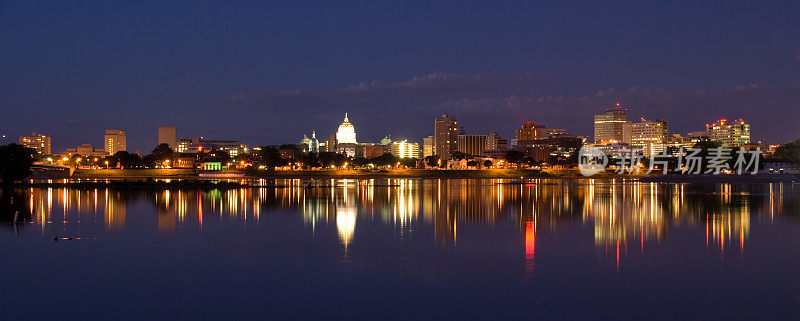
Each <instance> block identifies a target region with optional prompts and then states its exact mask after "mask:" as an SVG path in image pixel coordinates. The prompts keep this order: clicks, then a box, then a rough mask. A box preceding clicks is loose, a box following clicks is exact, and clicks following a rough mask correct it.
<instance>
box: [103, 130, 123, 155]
mask: <svg viewBox="0 0 800 321" xmlns="http://www.w3.org/2000/svg"><path fill="white" fill-rule="evenodd" d="M127 149H128V142H127V140H126V138H125V132H124V131H121V130H117V129H106V135H105V150H106V153H108V154H109V155H114V154H116V153H117V152H124V151H127Z"/></svg>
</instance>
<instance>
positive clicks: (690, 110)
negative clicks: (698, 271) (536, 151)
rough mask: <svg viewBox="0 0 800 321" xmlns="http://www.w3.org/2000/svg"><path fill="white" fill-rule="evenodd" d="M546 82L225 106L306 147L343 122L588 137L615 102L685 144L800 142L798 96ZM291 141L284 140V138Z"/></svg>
mask: <svg viewBox="0 0 800 321" xmlns="http://www.w3.org/2000/svg"><path fill="white" fill-rule="evenodd" d="M542 84H545V85H546V82H544V81H542V80H541V79H538V78H536V77H532V76H528V75H520V76H512V77H499V76H488V75H464V74H443V73H433V74H429V75H426V76H420V77H414V78H411V79H409V80H405V81H399V82H393V83H381V82H377V81H372V82H364V83H359V84H356V85H351V86H347V87H344V88H339V89H334V90H322V91H308V90H302V89H297V90H289V91H277V90H274V89H264V90H260V91H253V92H247V93H242V94H237V95H231V96H230V97H228V98H227V99H226V100H225V105H226V106H227V107H229V110H231V113H232V114H236V115H239V116H238V119H235V121H238V122H240V123H241V124H244V125H248V124H249V125H250V126H268V128H270V129H271V131H272V132H274V133H275V134H276V135H287V136H289V137H295V136H297V137H302V133H305V132H310V131H311V129H316V130H317V133H322V134H321V135H324V134H325V133H328V132H332V131H333V130H335V128H336V126H338V123H339V122H340V121H341V118H342V117H343V116H344V113H345V112H349V113H350V119H351V121H353V122H354V123H355V124H356V126H357V127H358V130H359V137H366V139H365V141H370V139H372V138H375V137H377V138H378V139H379V138H380V137H383V136H384V135H385V134H387V133H388V134H392V135H393V136H395V135H402V136H405V137H408V138H410V139H412V140H415V141H418V140H420V137H424V136H427V135H430V134H432V126H433V118H435V117H436V116H438V115H440V114H442V113H449V114H450V115H452V116H455V117H457V118H459V119H460V120H461V121H460V122H459V123H460V124H461V125H463V126H465V127H466V130H467V131H468V132H474V133H488V132H489V131H498V132H500V133H501V135H504V136H506V137H513V133H514V129H515V128H517V127H518V126H519V125H520V124H521V123H522V122H524V121H536V122H539V123H542V124H545V125H546V126H548V127H550V128H565V129H567V130H569V131H570V132H572V133H573V134H576V135H585V136H591V135H592V126H593V124H592V115H594V114H596V113H599V112H602V110H603V108H604V107H606V106H611V105H613V104H615V103H617V102H620V103H622V105H623V106H626V107H627V108H628V109H629V115H630V116H629V119H638V118H639V117H645V118H648V119H658V118H663V119H667V120H668V121H669V123H670V128H671V131H672V132H674V133H682V134H685V133H686V132H688V131H693V130H698V129H702V128H704V127H705V124H706V123H708V122H712V121H714V120H717V119H720V118H728V119H735V118H739V117H742V118H744V119H745V120H747V121H749V122H750V123H751V124H752V128H753V133H752V136H753V138H754V139H764V138H766V139H767V140H768V141H770V142H781V141H785V140H789V139H795V138H797V137H800V128H798V127H797V126H796V124H795V122H796V117H794V116H793V115H796V114H797V111H798V109H800V89H797V88H794V89H793V88H788V89H775V88H768V87H764V86H761V85H759V84H756V83H746V82H745V83H743V84H742V85H738V86H733V87H731V88H729V89H727V90H707V89H694V90H682V89H676V88H671V87H638V86H634V87H630V88H628V89H623V90H620V89H618V88H614V87H611V88H607V89H601V90H597V91H595V92H593V93H591V94H586V95H578V96H568V95H565V96H554V95H541V94H537V93H540V92H543V90H542V88H541V87H544V86H542ZM284 139H286V138H284Z"/></svg>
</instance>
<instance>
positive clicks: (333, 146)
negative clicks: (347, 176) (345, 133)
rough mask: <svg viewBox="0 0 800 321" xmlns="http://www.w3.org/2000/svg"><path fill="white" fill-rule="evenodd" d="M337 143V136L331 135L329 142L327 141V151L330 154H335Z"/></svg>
mask: <svg viewBox="0 0 800 321" xmlns="http://www.w3.org/2000/svg"><path fill="white" fill-rule="evenodd" d="M336 143H337V142H336V134H329V135H328V140H326V141H325V151H326V152H329V153H335V152H336Z"/></svg>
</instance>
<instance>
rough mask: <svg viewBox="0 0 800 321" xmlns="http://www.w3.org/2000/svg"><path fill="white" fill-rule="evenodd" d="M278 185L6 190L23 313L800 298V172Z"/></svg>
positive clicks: (443, 312) (525, 307)
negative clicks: (714, 180)
mask: <svg viewBox="0 0 800 321" xmlns="http://www.w3.org/2000/svg"><path fill="white" fill-rule="evenodd" d="M260 185H272V186H271V187H270V186H262V187H250V188H239V189H229V190H219V189H211V190H200V189H170V190H146V189H139V190H137V189H130V190H128V189H118V188H96V189H95V188H94V187H92V188H85V189H79V188H25V189H18V190H15V191H14V192H13V193H8V192H5V194H3V195H2V201H3V202H2V204H3V206H4V207H3V208H2V209H0V210H2V212H3V215H2V216H0V245H3V246H0V256H2V257H4V258H7V260H5V261H4V263H3V264H2V265H0V266H3V268H4V269H5V270H4V271H3V272H4V273H1V274H0V284H2V285H3V286H5V287H6V288H8V289H13V291H12V290H9V291H3V292H0V299H2V301H3V302H4V303H6V305H5V306H4V307H6V308H7V309H8V310H7V311H6V312H5V314H4V315H6V316H7V317H11V318H13V319H73V318H74V319H107V318H108V315H107V313H108V311H110V310H114V311H119V315H118V316H122V318H123V319H153V317H155V319H175V318H179V319H313V318H341V319H385V318H386V316H387V315H389V316H394V318H397V319H435V318H443V319H470V318H481V319H484V318H486V319H497V318H527V319H529V318H531V317H537V316H538V317H541V318H544V319H561V318H572V319H603V318H609V319H621V318H622V319H625V318H630V319H649V318H654V319H673V318H674V319H720V318H723V319H724V318H732V319H774V318H784V319H785V318H792V316H795V315H796V314H797V309H796V306H797V305H796V299H795V298H796V297H797V295H798V293H800V291H799V290H797V289H800V276H798V275H797V273H794V270H795V268H794V267H796V266H798V265H800V259H798V258H800V224H798V223H800V186H799V185H791V184H764V185H728V184H711V185H688V184H656V183H638V182H635V181H609V180H574V181H568V180H531V181H528V182H526V184H516V183H515V182H509V181H504V180H436V179H389V180H327V179H326V180H315V181H309V180H277V181H274V182H260ZM11 194H13V198H12V197H11V196H12V195H11ZM12 199H13V205H10V203H11V201H12ZM9 208H14V209H17V210H20V211H21V212H22V213H23V215H22V217H21V218H20V223H17V224H11V217H13V215H12V216H9V215H8V210H9ZM54 238H55V239H56V240H57V241H54ZM4 294H5V295H4ZM42 295H49V296H51V297H57V298H58V299H57V300H50V302H48V303H47V306H48V308H47V309H42V308H41V304H40V303H38V302H37V301H36V300H31V299H30V298H36V297H41V296H42ZM698 302H702V304H698ZM98 306H102V307H104V308H102V309H101V308H98ZM409 306H411V307H414V308H412V309H409V308H408V307H409ZM106 307H107V308H106Z"/></svg>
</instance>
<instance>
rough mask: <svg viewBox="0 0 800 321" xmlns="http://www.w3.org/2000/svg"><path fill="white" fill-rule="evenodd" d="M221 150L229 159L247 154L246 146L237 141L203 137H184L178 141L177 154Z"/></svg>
mask: <svg viewBox="0 0 800 321" xmlns="http://www.w3.org/2000/svg"><path fill="white" fill-rule="evenodd" d="M211 150H221V151H224V152H226V153H228V155H230V156H231V157H236V156H237V155H240V154H243V153H247V151H248V150H247V146H245V145H244V144H242V143H241V142H240V141H238V140H210V139H209V140H206V139H203V137H185V138H181V139H180V140H178V150H177V152H179V153H202V152H208V151H211Z"/></svg>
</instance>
